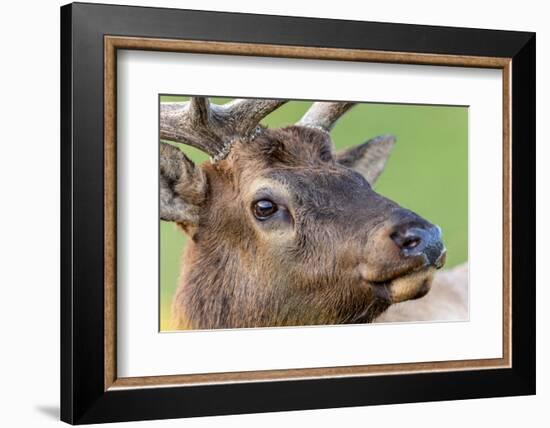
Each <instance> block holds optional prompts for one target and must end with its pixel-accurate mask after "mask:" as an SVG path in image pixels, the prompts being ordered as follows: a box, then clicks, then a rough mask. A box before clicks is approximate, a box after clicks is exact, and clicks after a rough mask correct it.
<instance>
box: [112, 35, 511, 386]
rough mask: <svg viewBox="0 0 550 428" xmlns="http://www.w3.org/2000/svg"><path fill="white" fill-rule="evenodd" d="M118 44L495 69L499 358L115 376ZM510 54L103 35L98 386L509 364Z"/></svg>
mask: <svg viewBox="0 0 550 428" xmlns="http://www.w3.org/2000/svg"><path fill="white" fill-rule="evenodd" d="M118 49H131V50H150V51H169V52H185V53H202V54H219V55H249V56H263V57H282V58H301V59H324V60H338V61H361V62H380V63H398V64H420V65H442V66H456V67H476V68H495V69H501V70H502V81H503V88H502V91H503V113H502V114H503V116H502V117H503V136H502V137H503V219H502V220H503V312H502V314H503V325H502V334H503V341H502V343H503V349H502V355H503V356H502V358H495V359H476V360H459V361H434V362H422V363H404V364H379V365H359V366H344V367H323V368H304V369H283V370H262V371H246V372H229V373H204V374H189V375H172V376H147V377H127V378H119V377H117V375H116V372H117V371H116V176H117V171H116V60H117V59H116V52H117V50H118ZM511 84H512V60H511V58H497V57H478V56H463V55H439V54H419V53H408V52H382V51H369V50H361V49H336V48H321V47H303V46H286V45H267V44H255V43H254V44H250V43H232V42H212V41H196V40H171V39H155V38H139V37H119V36H105V37H104V215H105V218H104V227H105V232H104V234H105V235H104V240H105V244H104V281H105V283H104V292H105V294H104V322H105V327H104V328H105V336H104V389H105V391H107V390H111V389H127V388H144V387H147V388H151V387H164V386H191V385H199V384H219V383H241V382H260V381H272V380H277V381H281V380H297V379H311V378H337V377H357V376H371V375H383V374H385V375H394V374H405V373H422V372H441V371H458V370H472V369H475V370H480V369H496V368H509V367H511V362H512V354H511V352H512V351H511V349H512V342H511V341H512V307H511V303H512V302H511V295H512V293H511V291H512V290H511V278H512V266H511V248H512V247H511V244H512V243H511V239H512V234H511V227H512V224H511V220H512V216H511V210H512V206H511V195H512V193H511V191H512V187H511V186H512V165H511V123H512V121H511V115H512V110H511V102H512V100H511V96H512V94H511V89H512V88H511Z"/></svg>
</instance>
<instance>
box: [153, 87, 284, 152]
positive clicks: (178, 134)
mask: <svg viewBox="0 0 550 428" xmlns="http://www.w3.org/2000/svg"><path fill="white" fill-rule="evenodd" d="M286 102H287V101H286V100H263V99H257V100H245V99H238V100H235V101H232V102H230V103H228V104H225V105H216V104H210V101H209V100H208V98H206V97H192V98H191V100H190V101H188V102H184V103H181V102H179V103H177V102H176V103H162V104H161V107H160V138H161V139H166V140H171V141H175V142H177V143H183V144H188V145H190V146H193V147H195V148H197V149H199V150H202V151H204V152H206V153H208V154H209V155H210V157H211V159H212V161H213V162H216V161H218V160H220V159H223V158H225V157H226V156H227V154H228V153H229V151H230V149H231V146H232V144H233V143H234V142H235V141H236V140H238V139H248V138H250V137H251V136H252V134H253V132H254V130H255V129H256V127H257V126H258V124H259V123H260V121H261V120H262V119H263V118H264V117H265V116H267V115H268V114H269V113H271V112H272V111H274V110H275V109H277V108H278V107H280V106H281V105H282V104H284V103H286Z"/></svg>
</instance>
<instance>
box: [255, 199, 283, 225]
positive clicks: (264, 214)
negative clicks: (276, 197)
mask: <svg viewBox="0 0 550 428" xmlns="http://www.w3.org/2000/svg"><path fill="white" fill-rule="evenodd" d="M277 210H278V207H277V204H276V203H275V202H273V201H270V200H269V199H261V200H259V201H256V202H255V203H254V207H253V211H254V216H255V217H256V218H257V219H258V220H266V219H267V218H269V217H271V216H272V215H273V214H275V213H276V212H277Z"/></svg>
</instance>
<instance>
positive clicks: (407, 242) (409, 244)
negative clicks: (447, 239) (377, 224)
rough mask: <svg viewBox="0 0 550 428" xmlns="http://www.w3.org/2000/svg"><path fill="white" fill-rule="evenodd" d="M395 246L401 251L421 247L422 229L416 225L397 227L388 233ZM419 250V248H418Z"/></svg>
mask: <svg viewBox="0 0 550 428" xmlns="http://www.w3.org/2000/svg"><path fill="white" fill-rule="evenodd" d="M390 238H391V239H392V240H393V242H395V244H396V245H397V247H399V249H400V250H401V251H403V252H409V251H412V250H414V249H415V248H417V247H422V246H423V245H421V244H422V243H423V242H422V241H423V239H422V238H423V231H422V229H419V228H416V227H407V228H399V229H397V230H396V231H395V232H393V233H392V234H391V235H390ZM418 249H419V250H420V248H418Z"/></svg>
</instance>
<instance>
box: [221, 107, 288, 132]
mask: <svg viewBox="0 0 550 428" xmlns="http://www.w3.org/2000/svg"><path fill="white" fill-rule="evenodd" d="M286 102H288V100H264V99H237V100H235V101H232V102H230V103H228V104H226V105H225V106H224V107H226V108H227V111H228V113H229V115H230V116H231V117H232V118H233V119H234V120H235V126H236V128H237V129H238V131H239V132H240V133H242V134H243V135H248V134H250V133H251V132H253V131H254V130H255V129H256V127H257V126H258V124H259V123H260V121H261V120H262V119H263V118H264V117H266V116H267V115H268V114H269V113H271V112H272V111H274V110H276V109H278V108H279V107H280V106H282V105H283V104H285V103H286Z"/></svg>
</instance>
